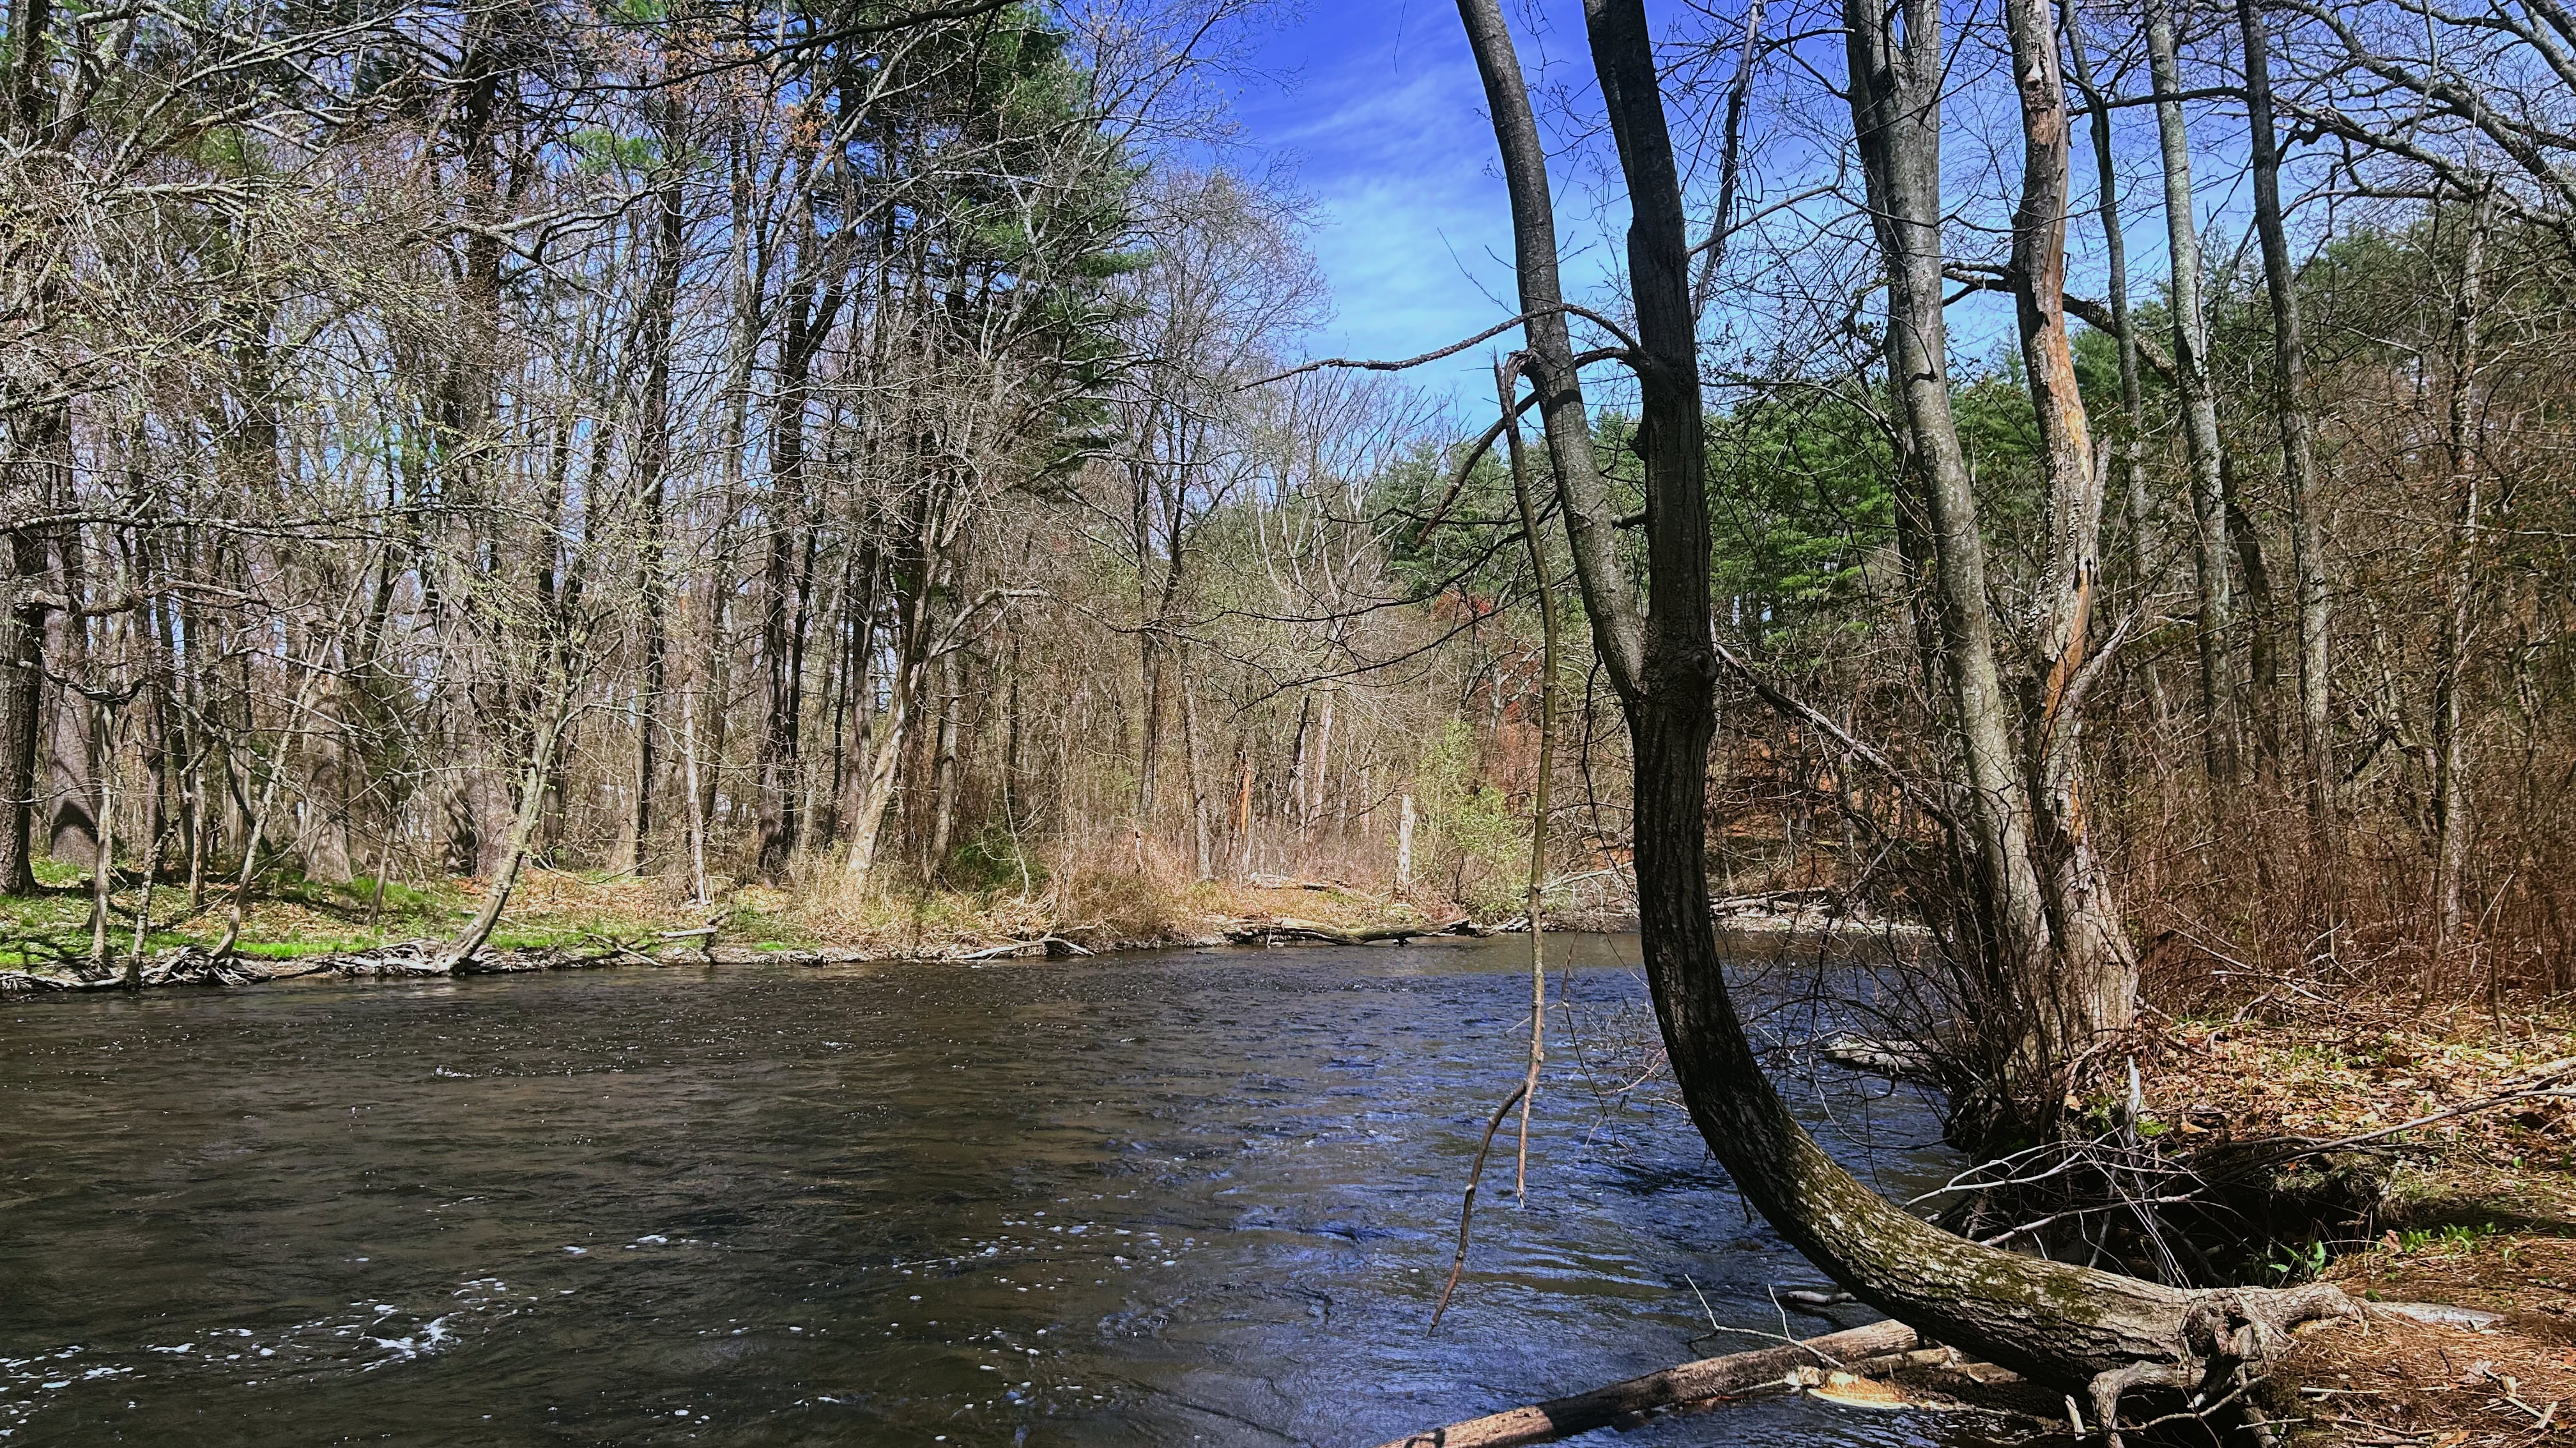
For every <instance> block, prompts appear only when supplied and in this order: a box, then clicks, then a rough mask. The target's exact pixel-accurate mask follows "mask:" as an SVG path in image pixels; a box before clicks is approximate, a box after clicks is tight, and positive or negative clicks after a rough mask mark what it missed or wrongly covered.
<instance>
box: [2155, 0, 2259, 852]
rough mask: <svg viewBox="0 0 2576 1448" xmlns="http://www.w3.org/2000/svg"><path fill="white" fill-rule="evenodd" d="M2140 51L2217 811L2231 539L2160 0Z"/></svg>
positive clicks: (2169, 33) (2222, 787) (2232, 684)
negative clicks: (2148, 84) (2159, 176)
mask: <svg viewBox="0 0 2576 1448" xmlns="http://www.w3.org/2000/svg"><path fill="white" fill-rule="evenodd" d="M2146 7H2147V59H2148V67H2149V71H2150V73H2151V74H2152V76H2153V79H2154V85H2155V93H2156V94H2157V95H2158V96H2161V97H2166V98H2167V99H2162V100H2158V101H2157V102H2156V143H2157V146H2158V148H2159V150H2160V151H2161V153H2162V155H2163V160H2164V183H2165V249H2166V252H2167V254H2168V255H2169V256H2170V258H2171V260H2172V263H2173V265H2172V291H2171V293H2170V294H2169V296H2168V298H2167V300H2168V302H2169V303H2170V304H2171V306H2172V308H2173V354H2174V387H2175V389H2176V390H2177V391H2179V392H2180V393H2181V394H2182V436H2183V455H2184V461H2185V463H2186V465H2187V466H2188V467H2189V469H2190V473H2191V484H2190V488H2191V514H2192V558H2191V561H2192V577H2193V582H2194V583H2195V584H2196V585H2197V587H2198V590H2199V610H2198V617H2197V618H2196V619H2195V620H2194V626H2193V629H2192V633H2193V641H2194V643H2196V644H2197V645H2198V647H2199V653H2200V708H2201V719H2202V724H2203V730H2204V732H2203V734H2202V741H2201V758H2202V764H2203V768H2204V769H2206V770H2207V772H2208V788H2209V798H2210V801H2211V815H2212V817H2213V818H2217V817H2219V816H2220V815H2221V814H2222V813H2223V811H2224V810H2225V808H2226V801H2227V797H2228V795H2229V794H2230V793H2231V792H2232V791H2233V790H2234V789H2235V787H2236V786H2237V785H2238V784H2239V783H2240V782H2241V780H2242V777H2241V775H2240V774H2239V772H2238V771H2239V769H2240V767H2241V766H2240V763H2239V761H2240V758H2241V756H2240V754H2239V752H2238V749H2237V730H2238V728H2239V725H2238V722H2237V718H2236V666H2235V664H2234V662H2233V661H2232V660H2231V659H2230V658H2229V655H2228V639H2227V636H2228V632H2229V630H2230V629H2231V628H2232V627H2233V624H2234V614H2235V599H2234V588H2233V585H2232V583H2231V581H2230V579H2229V576H2228V568H2229V566H2230V552H2231V545H2230V544H2229V542H2228V537H2227V531H2228V529H2227V504H2226V500H2225V497H2224V488H2223V485H2222V482H2221V479H2220V474H2219V470H2220V466H2221V458H2222V456H2223V455H2222V453H2221V450H2220V443H2219V438H2218V398H2217V394H2216V392H2215V391H2214V390H2213V389H2212V387H2211V385H2210V377H2209V322H2208V318H2207V316H2206V315H2205V314H2204V312H2203V311H2202V307H2201V300H2200V232H2199V229H2198V226H2197V222H2196V219H2195V216H2194V213H2193V210H2192V199H2191V138H2190V137H2189V135H2187V134H2186V133H2185V130H2184V126H2183V114H2182V102H2181V101H2180V100H2178V99H2172V97H2176V96H2179V95H2180V94H2181V92H2182V65H2181V61H2180V59H2179V57H2178V56H2177V54H2176V51H2175V46H2174V30H2173V12H2172V8H2171V6H2170V4H2169V0H2146Z"/></svg>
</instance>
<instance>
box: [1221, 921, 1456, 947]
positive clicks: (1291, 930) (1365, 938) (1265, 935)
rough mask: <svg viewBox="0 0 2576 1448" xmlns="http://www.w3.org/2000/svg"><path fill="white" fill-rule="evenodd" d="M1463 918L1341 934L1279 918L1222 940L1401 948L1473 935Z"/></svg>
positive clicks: (1234, 930) (1331, 928)
mask: <svg viewBox="0 0 2576 1448" xmlns="http://www.w3.org/2000/svg"><path fill="white" fill-rule="evenodd" d="M1477 933H1479V932H1477V931H1476V930H1474V929H1471V928H1469V922H1468V920H1467V918H1466V917H1465V916H1463V915H1462V916H1460V917H1458V918H1457V919H1455V920H1450V921H1445V922H1443V923H1440V924H1437V925H1385V926H1379V927H1376V928H1374V929H1369V930H1342V929H1339V928H1336V927H1334V926H1330V925H1320V924H1317V923H1316V922H1314V921H1312V920H1298V919H1294V918H1292V917H1290V916H1285V915H1283V916H1281V917H1279V918H1278V919H1276V920H1266V921H1252V922H1248V923H1246V924H1242V925H1238V926H1235V927H1234V928H1232V929H1230V930H1228V931H1226V933H1225V938H1226V939H1227V940H1230V941H1232V942H1234V943H1235V944H1237V945H1254V944H1259V943H1263V942H1267V941H1273V940H1317V941H1321V942H1323V943H1324V944H1326V945H1374V944H1377V943H1378V942H1380V941H1387V940H1392V941H1394V942H1396V943H1397V944H1399V945H1400V944H1402V943H1404V942H1405V941H1408V940H1419V939H1421V938H1423V937H1425V936H1430V935H1450V934H1461V935H1473V934H1477Z"/></svg>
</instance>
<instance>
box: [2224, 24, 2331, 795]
mask: <svg viewBox="0 0 2576 1448" xmlns="http://www.w3.org/2000/svg"><path fill="white" fill-rule="evenodd" d="M2236 19H2237V27H2238V29H2239V30H2240V31H2242V32H2243V35H2244V40H2245V108H2246V112H2247V123H2248V125H2249V126H2250V127H2251V130H2250V133H2249V144H2248V147H2247V158H2248V160H2249V161H2250V163H2251V167H2252V171H2253V181H2254V229H2255V231H2256V233H2257V234H2258V235H2259V236H2260V237H2261V239H2262V244H2263V281H2264V289H2265V291H2266V292H2267V293H2268V294H2269V296H2270V298H2271V302H2272V363H2273V378H2272V382H2273V388H2274V393H2273V411H2274V415H2275V418H2276V419H2277V421H2278V423H2279V426H2280V431H2281V491H2282V492H2283V494H2284V495H2286V496H2287V498H2288V499H2289V504H2290V571H2291V573H2292V574H2293V575H2294V581H2295V584H2296V590H2297V602H2298V669H2299V739H2300V747H2301V750H2302V752H2303V755H2304V757H2303V758H2302V760H2301V761H2300V762H2301V766H2302V769H2303V772H2304V781H2303V782H2304V784H2305V793H2306V796H2307V803H2308V829H2309V833H2310V835H2311V836H2312V837H2313V838H2314V839H2315V840H2316V841H2318V842H2319V843H2320V844H2322V843H2323V842H2325V841H2326V840H2328V839H2330V838H2331V837H2332V834H2333V819H2332V814H2333V794H2332V791H2333V789H2334V778H2335V762H2334V739H2333V733H2332V729H2331V721H2330V718H2329V715H2328V712H2327V711H2328V708H2329V701H2328V699H2327V695H2326V687H2327V683H2326V648H2327V633H2326V630H2327V623H2328V617H2327V602H2326V575H2325V520H2324V518H2323V517H2322V516H2321V514H2320V511H2319V510H2320V508H2321V506H2322V505H2321V504H2320V502H2319V501H2318V498H2317V476H2316V473H2317V464H2316V450H2315V440H2314V427H2313V425H2312V424H2311V422H2310V421H2309V418H2308V354H2307V344H2306V342H2305V341H2304V339H2302V337H2301V336H2300V333H2299V295H2298V272H2297V270H2296V269H2295V268H2294V267H2293V265H2292V264H2291V261H2290V237H2289V232H2288V230H2287V228H2286V226H2285V224H2284V223H2283V221H2282V218H2281V149H2280V138H2279V136H2278V134H2277V133H2276V132H2275V131H2274V129H2273V123H2272V73H2271V59H2270V49H2269V44H2268V41H2267V39H2266V37H2265V35H2264V33H2263V12H2262V9H2261V7H2260V5H2259V4H2258V3H2257V0H2236Z"/></svg>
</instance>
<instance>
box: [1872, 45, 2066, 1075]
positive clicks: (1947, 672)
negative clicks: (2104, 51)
mask: <svg viewBox="0 0 2576 1448" xmlns="http://www.w3.org/2000/svg"><path fill="white" fill-rule="evenodd" d="M1938 14H1939V12H1938V7H1937V5H1934V4H1931V3H1929V0H1916V3H1914V4H1911V5H1909V6H1907V7H1906V10H1905V16H1906V28H1905V31H1904V34H1903V38H1902V42H1901V43H1900V39H1899V36H1898V33H1897V31H1896V29H1895V28H1894V26H1893V25H1892V24H1891V23H1889V22H1888V21H1887V20H1885V19H1883V18H1882V12H1881V11H1880V9H1879V7H1877V6H1875V5H1872V4H1869V3H1867V0H1846V3H1845V5H1844V17H1845V23H1846V25H1847V26H1848V27H1849V31H1848V37H1849V38H1848V47H1849V50H1850V53H1851V59H1850V65H1851V104H1852V113H1853V123H1854V126H1855V128H1856V132H1857V134H1858V135H1859V137H1860V140H1861V157H1862V166H1863V172H1864V175H1865V178H1866V180H1867V184H1868V188H1869V197H1870V203H1871V211H1872V214H1873V217H1874V218H1875V222H1876V230H1877V233H1878V239H1879V245H1880V248H1881V250H1882V251H1883V253H1884V254H1885V255H1886V258H1887V270H1888V342H1889V363H1888V365H1889V369H1890V372H1891V374H1892V378H1893V381H1894V383H1895V392H1896V398H1897V401H1898V404H1899V413H1900V416H1901V418H1902V420H1903V423H1904V425H1905V429H1906V434H1907V440H1908V442H1909V443H1910V445H1911V448H1912V459H1911V460H1912V463H1913V472H1914V478H1913V482H1914V483H1915V485H1916V486H1917V487H1918V488H1919V489H1920V490H1921V493H1922V497H1923V503H1924V508H1923V517H1924V520H1925V527H1924V535H1925V536H1924V543H1925V545H1926V547H1927V549H1928V553H1929V557H1928V558H1927V559H1926V560H1924V561H1925V562H1926V563H1928V564H1929V566H1930V569H1931V573H1932V581H1933V586H1934V590H1935V596H1936V598H1937V600H1938V606H1939V612H1938V617H1939V624H1940V627H1939V630H1938V643H1937V649H1936V652H1937V654H1938V656H1939V661H1940V667H1941V676H1942V680H1943V682H1944V685H1945V686H1946V692H1947V694H1948V699H1947V702H1948V703H1949V705H1950V709H1951V713H1952V716H1953V718H1954V720H1955V721H1956V722H1955V724H1954V728H1955V729H1956V730H1957V738H1956V740H1955V741H1954V743H1955V746H1956V748H1957V750H1958V759H1959V766H1960V771H1961V779H1960V783H1961V785H1962V787H1963V790H1962V797H1961V800H1960V806H1961V807H1960V810H1959V816H1960V828H1961V831H1962V832H1963V833H1964V834H1965V839H1964V840H1963V841H1961V842H1960V845H1961V846H1963V850H1962V853H1963V854H1964V860H1963V862H1962V868H1961V869H1960V871H1959V874H1960V875H1961V877H1962V878H1963V880H1964V881H1965V882H1966V883H1967V884H1968V885H1969V894H1970V904H1971V907H1972V908H1971V912H1970V918H1969V919H1967V920H1966V921H1965V922H1963V924H1964V927H1965V929H1966V931H1967V936H1968V938H1967V939H1965V940H1963V942H1962V946H1963V949H1964V951H1965V953H1966V954H1967V955H1968V956H1969V958H1970V959H1971V960H1972V961H1975V962H1977V963H1978V965H1979V968H1980V969H1981V970H1982V971H1983V973H1984V976H1985V979H1986V989H1987V990H1988V991H1989V992H1990V993H1991V994H1992V996H1993V997H1994V1004H1995V1007H1996V1012H1997V1014H1996V1024H1997V1025H1998V1026H1999V1027H2001V1028H2002V1030H2003V1033H2004V1041H2005V1045H2004V1049H2003V1050H2002V1052H2001V1053H2000V1054H2001V1056H2002V1057H2003V1060H2002V1061H2001V1062H1999V1063H1998V1067H1997V1074H1999V1075H2003V1076H2006V1077H2008V1078H2013V1079H2008V1080H2007V1081H2006V1082H2005V1084H2004V1094H2005V1095H2007V1096H2009V1095H2015V1094H2026V1093H2028V1092H2029V1091H2030V1090H2031V1088H2032V1087H2033V1086H2034V1085H2035V1084H2036V1083H2033V1082H2031V1081H2028V1080H2026V1079H2019V1078H2024V1077H2026V1076H2027V1075H2028V1068H2029V1067H2030V1066H2031V1065H2032V1064H2033V1063H2032V1062H2030V1061H2029V1060H2028V1059H2027V1058H2028V1055H2029V1051H2028V1049H2027V1047H2028V1045H2029V1044H2030V1043H2032V1042H2033V1041H2034V1040H2035V1037H2034V1036H2033V1035H2032V1033H2031V1031H2030V1029H2029V1025H2030V1024H2035V1018H2036V1015H2037V1012H2036V1011H2035V1009H2034V1007H2035V1005H2036V1003H2037V1002H2038V1001H2040V1000H2045V999H2047V997H2048V995H2049V994H2050V993H2051V991H2050V990H2049V988H2048V987H2047V985H2046V983H2045V982H2044V981H2042V980H2037V979H2035V977H2036V976H2037V975H2038V973H2039V972H2040V971H2042V970H2044V969H2045V966H2044V965H2042V964H2041V963H2042V962H2044V961H2045V960H2046V959H2047V957H2048V954H2049V929H2048V918H2047V909H2046V905H2045V903H2044V901H2043V899H2042V896H2041V892H2040V884H2039V877H2038V874H2037V872H2036V871H2035V870H2034V869H2033V867H2032V860H2031V853H2030V826H2029V800H2028V797H2027V795H2026V793H2025V791H2024V787H2023V783H2022V779H2021V775H2020V771H2019V769H2018V768H2017V767H2016V755H2015V751H2014V749H2013V746H2012V743H2011V738H2010V724H2009V720H2008V719H2007V716H2006V711H2007V708H2008V703H2007V700H2006V698H2005V696H2004V692H2003V686H2002V683H2001V680H2000V677H1999V675H1998V671H1997V668H1996V663H1995V644H1994V633H1993V622H1992V616H1991V614H1990V612H1989V608H1988V603H1987V594H1986V578H1985V543H1984V536H1983V533H1982V531H1981V527H1980V524H1979V521H1978V516H1977V499H1976V492H1975V489H1974V486H1973V484H1972V482H1971V480H1970V477H1969V473H1968V467H1967V461H1966V458H1965V457H1964V455H1963V454H1962V453H1961V451H1960V447H1959V434H1958V429H1957V426H1956V423H1955V422H1954V420H1953V418H1952V414H1951V408H1950V386H1949V371H1948V369H1949V330H1948V326H1947V323H1946V321H1945V320H1944V318H1943V316H1942V304H1943V295H1942V278H1941V232H1940V226H1941V214H1942V213H1941V108H1940V97H1939V91H1938V86H1939V84H1940V82H1941V79H1942V76H1943V74H1944V71H1943V66H1942V56H1941V42H1940V33H1939V24H1940V21H1939V18H1938ZM2034 984H2036V985H2038V986H2040V989H2039V991H2038V992H2037V993H2033V992H2032V990H2031V989H2030V987H2031V986H2033V985H2034ZM2016 1015H2018V1016H2021V1017H2023V1021H2018V1022H2017V1021H2014V1020H2012V1019H2011V1017H2013V1016H2016Z"/></svg>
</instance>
